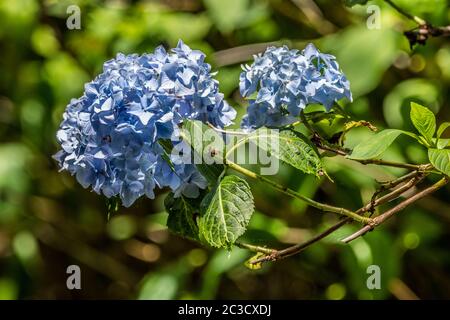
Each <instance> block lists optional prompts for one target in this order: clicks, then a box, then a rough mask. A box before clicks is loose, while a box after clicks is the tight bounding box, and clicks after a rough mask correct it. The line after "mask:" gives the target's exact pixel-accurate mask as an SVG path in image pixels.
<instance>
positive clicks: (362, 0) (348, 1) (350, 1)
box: [345, 0, 369, 7]
mask: <svg viewBox="0 0 450 320" xmlns="http://www.w3.org/2000/svg"><path fill="white" fill-rule="evenodd" d="M367 2H369V0H345V5H346V6H347V7H353V6H354V5H356V4H361V5H365V4H366V3H367Z"/></svg>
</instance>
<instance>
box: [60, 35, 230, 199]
mask: <svg viewBox="0 0 450 320" xmlns="http://www.w3.org/2000/svg"><path fill="white" fill-rule="evenodd" d="M204 58H205V55H204V54H203V53H202V52H200V51H197V50H191V49H190V48H189V47H188V46H186V45H185V44H184V43H183V42H182V41H180V42H179V43H178V46H177V47H176V48H174V49H172V53H167V52H166V51H165V50H164V48H163V47H158V48H156V50H155V52H154V53H152V54H144V55H141V56H140V55H137V54H132V55H123V54H118V55H117V57H116V58H115V59H112V60H110V61H107V62H106V63H105V64H104V66H103V72H102V73H101V74H100V75H98V76H97V77H96V78H95V79H94V80H93V81H92V82H90V83H88V84H86V85H85V92H84V94H83V95H82V96H81V98H78V99H73V100H72V101H71V102H70V103H69V105H68V106H67V108H66V110H65V112H64V115H63V121H62V123H61V125H60V128H59V130H58V132H57V140H58V142H59V143H60V145H61V150H60V151H59V152H58V153H57V154H56V155H55V156H54V157H55V159H56V160H57V161H58V163H59V165H60V167H61V170H67V171H69V172H70V173H71V174H72V175H75V176H76V179H77V180H78V182H79V183H80V184H81V185H82V186H83V187H85V188H87V187H89V186H91V187H92V190H93V191H95V192H97V193H99V194H100V193H103V194H104V195H105V196H106V197H112V196H119V197H120V198H121V200H122V203H123V204H124V205H125V206H127V207H128V206H130V205H132V204H133V202H134V201H135V200H136V199H137V198H139V197H141V196H143V195H145V196H147V197H149V198H154V189H155V187H160V188H163V187H170V188H171V189H172V190H173V191H174V192H175V194H176V196H179V195H181V194H183V195H185V196H188V197H196V196H198V194H199V189H203V188H205V187H206V180H205V179H204V178H203V177H202V176H201V174H200V173H198V172H197V171H196V169H195V166H194V165H191V164H182V163H181V164H176V165H172V164H169V163H168V162H167V156H165V152H164V149H163V148H162V147H161V145H160V144H159V143H157V142H158V140H160V139H173V137H174V136H176V134H177V131H178V126H179V125H180V123H181V122H182V121H183V119H195V120H201V121H203V122H209V123H212V124H213V125H214V126H216V127H219V128H223V127H225V126H227V125H229V124H231V123H232V121H233V119H234V118H235V116H236V111H235V110H234V109H233V108H232V107H230V106H229V105H228V103H227V102H226V101H225V100H224V98H223V95H222V94H221V93H220V92H219V88H218V82H217V81H216V80H215V79H214V78H213V76H214V74H213V73H211V67H210V65H209V64H207V63H205V62H204Z"/></svg>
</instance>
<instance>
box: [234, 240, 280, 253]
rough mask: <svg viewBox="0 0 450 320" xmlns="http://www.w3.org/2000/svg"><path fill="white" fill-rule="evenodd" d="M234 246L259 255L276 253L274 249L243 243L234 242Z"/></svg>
mask: <svg viewBox="0 0 450 320" xmlns="http://www.w3.org/2000/svg"><path fill="white" fill-rule="evenodd" d="M235 245H236V246H237V247H239V248H242V249H247V250H250V251H253V252H261V253H265V254H269V255H270V254H273V253H275V252H277V250H275V249H271V248H266V247H261V246H256V245H253V244H249V243H244V242H236V243H235Z"/></svg>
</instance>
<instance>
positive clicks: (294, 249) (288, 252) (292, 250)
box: [250, 218, 351, 264]
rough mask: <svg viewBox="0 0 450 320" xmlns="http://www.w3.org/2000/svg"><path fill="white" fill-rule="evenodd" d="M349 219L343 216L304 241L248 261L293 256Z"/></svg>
mask: <svg viewBox="0 0 450 320" xmlns="http://www.w3.org/2000/svg"><path fill="white" fill-rule="evenodd" d="M349 221H351V219H350V218H345V219H343V220H341V221H339V222H338V223H336V224H334V225H333V226H331V227H330V228H328V229H327V230H325V231H324V232H322V233H319V234H318V235H316V236H314V237H313V238H311V239H309V240H308V241H306V242H303V243H299V244H296V245H293V246H291V247H288V248H286V249H283V250H278V251H275V252H272V253H270V254H268V255H266V256H264V257H261V258H259V259H255V260H253V261H250V263H251V264H257V263H261V262H266V261H275V260H280V259H284V258H287V257H290V256H293V255H295V254H297V253H300V252H302V251H303V250H305V249H306V248H308V247H309V246H311V245H313V244H314V243H316V242H318V241H320V240H322V239H323V238H325V237H326V236H328V235H330V234H331V233H333V232H334V231H336V230H338V229H339V228H340V227H342V226H343V225H345V224H346V223H347V222H349Z"/></svg>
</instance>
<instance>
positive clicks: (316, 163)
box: [237, 128, 324, 176]
mask: <svg viewBox="0 0 450 320" xmlns="http://www.w3.org/2000/svg"><path fill="white" fill-rule="evenodd" d="M243 141H245V142H247V141H248V142H252V143H255V144H256V145H257V146H258V147H259V148H261V149H263V150H265V151H267V152H269V153H270V154H271V155H272V156H273V157H276V158H277V159H280V160H281V161H283V162H285V163H287V164H290V165H291V166H293V167H294V168H297V169H299V170H300V171H302V172H304V173H307V174H314V175H316V176H319V175H321V174H322V173H323V171H324V169H323V167H322V161H321V160H320V156H319V154H318V152H317V150H316V149H315V147H314V146H313V145H312V144H311V142H310V141H309V140H308V139H307V138H306V137H305V136H304V135H302V134H301V133H300V132H297V131H293V130H282V131H278V130H271V129H267V128H261V129H258V130H256V131H254V132H253V133H251V134H250V135H248V136H247V137H245V138H244V139H243V140H242V142H243ZM239 143H240V142H238V143H237V144H239Z"/></svg>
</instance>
